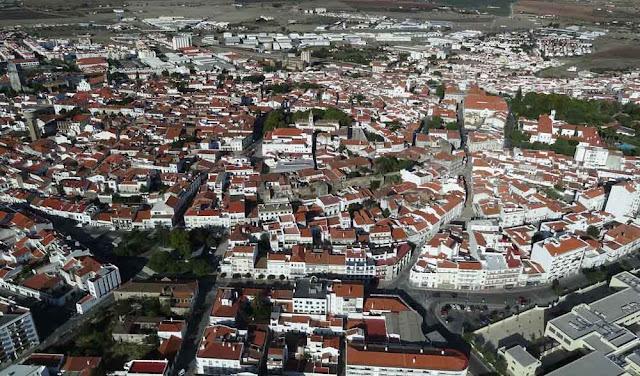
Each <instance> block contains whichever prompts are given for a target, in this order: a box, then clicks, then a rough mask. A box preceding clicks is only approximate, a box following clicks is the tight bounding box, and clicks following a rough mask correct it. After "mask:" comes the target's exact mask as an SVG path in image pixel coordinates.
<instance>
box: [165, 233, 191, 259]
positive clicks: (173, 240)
mask: <svg viewBox="0 0 640 376" xmlns="http://www.w3.org/2000/svg"><path fill="white" fill-rule="evenodd" d="M169 246H170V247H171V248H174V249H175V250H176V251H178V252H179V253H180V254H181V255H182V257H184V258H185V259H188V258H189V257H191V242H189V234H188V233H187V232H186V231H184V230H180V229H175V230H172V231H171V234H170V235H169Z"/></svg>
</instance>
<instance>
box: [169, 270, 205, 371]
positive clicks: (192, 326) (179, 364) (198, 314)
mask: <svg viewBox="0 0 640 376" xmlns="http://www.w3.org/2000/svg"><path fill="white" fill-rule="evenodd" d="M198 289H199V291H198V297H197V299H196V302H195V303H194V308H193V311H192V312H191V316H190V317H189V318H188V319H187V332H186V333H185V335H184V338H183V339H182V347H181V348H180V352H179V353H178V356H177V357H176V362H175V364H174V367H173V370H172V375H173V376H175V375H178V373H179V372H180V370H182V369H184V370H185V371H187V374H188V375H191V374H195V358H196V352H197V351H198V345H199V344H200V339H201V338H202V335H203V334H204V330H205V328H206V327H207V325H208V324H209V312H211V309H213V304H214V303H215V296H216V284H215V278H214V277H213V276H209V277H206V278H202V279H200V281H199V286H198Z"/></svg>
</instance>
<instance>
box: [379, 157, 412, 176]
mask: <svg viewBox="0 0 640 376" xmlns="http://www.w3.org/2000/svg"><path fill="white" fill-rule="evenodd" d="M373 164H374V166H375V171H376V173H378V174H383V175H386V174H388V173H390V172H398V171H400V170H405V169H409V168H411V167H413V161H411V160H408V159H398V158H396V157H380V158H376V160H375V161H374V162H373Z"/></svg>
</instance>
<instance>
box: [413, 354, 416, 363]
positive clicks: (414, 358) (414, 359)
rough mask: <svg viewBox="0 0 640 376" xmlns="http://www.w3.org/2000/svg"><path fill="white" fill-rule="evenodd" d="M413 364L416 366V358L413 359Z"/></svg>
mask: <svg viewBox="0 0 640 376" xmlns="http://www.w3.org/2000/svg"><path fill="white" fill-rule="evenodd" d="M413 364H416V357H415V356H414V357H413Z"/></svg>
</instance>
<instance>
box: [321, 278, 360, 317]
mask: <svg viewBox="0 0 640 376" xmlns="http://www.w3.org/2000/svg"><path fill="white" fill-rule="evenodd" d="M327 301H328V307H329V308H328V313H330V314H332V315H340V316H342V315H345V316H346V315H350V314H358V313H362V309H363V306H364V285H363V284H361V283H347V282H333V283H331V284H330V286H329V292H328V294H327Z"/></svg>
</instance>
